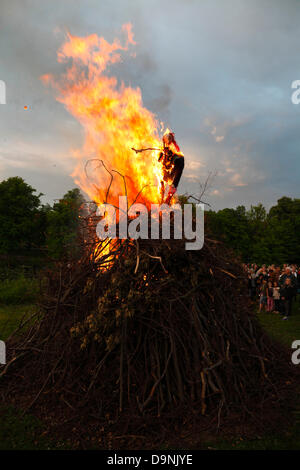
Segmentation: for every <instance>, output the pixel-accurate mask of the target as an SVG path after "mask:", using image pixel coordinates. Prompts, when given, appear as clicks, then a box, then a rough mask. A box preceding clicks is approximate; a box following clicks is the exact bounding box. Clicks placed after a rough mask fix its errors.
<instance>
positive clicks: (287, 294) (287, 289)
mask: <svg viewBox="0 0 300 470" xmlns="http://www.w3.org/2000/svg"><path fill="white" fill-rule="evenodd" d="M280 295H281V300H282V302H283V308H284V313H285V316H284V317H283V320H288V319H289V318H290V316H291V314H292V299H293V296H294V286H293V285H292V281H291V279H290V278H289V277H287V278H286V280H285V283H284V285H283V287H282V288H281V289H280Z"/></svg>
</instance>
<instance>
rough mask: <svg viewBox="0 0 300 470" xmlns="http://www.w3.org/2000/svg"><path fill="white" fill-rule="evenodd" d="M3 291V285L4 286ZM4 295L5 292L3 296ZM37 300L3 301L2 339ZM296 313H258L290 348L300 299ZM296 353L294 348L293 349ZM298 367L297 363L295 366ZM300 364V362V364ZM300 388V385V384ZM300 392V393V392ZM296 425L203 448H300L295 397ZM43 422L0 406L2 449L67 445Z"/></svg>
mask: <svg viewBox="0 0 300 470" xmlns="http://www.w3.org/2000/svg"><path fill="white" fill-rule="evenodd" d="M0 292H1V289H0ZM0 298H1V296H0ZM34 309H35V306H34V304H25V305H23V304H22V305H12V304H10V305H2V306H1V305H0V339H2V340H5V338H7V337H8V336H9V334H10V333H11V332H12V331H13V330H14V329H15V328H16V327H17V326H18V323H19V321H20V319H21V318H22V317H23V315H24V314H25V315H30V313H33V312H34ZM292 313H293V315H292V316H291V318H290V319H289V320H288V321H282V317H281V316H280V315H276V314H273V313H257V315H258V318H259V321H260V323H261V324H262V326H263V328H265V329H266V330H267V331H268V333H269V334H270V335H271V336H272V337H273V338H274V339H275V340H277V341H280V342H281V343H283V344H284V345H286V346H287V347H288V348H290V347H291V344H292V342H293V341H294V340H296V339H299V340H300V299H299V296H298V301H297V302H296V303H294V306H293V312H292ZM291 354H292V349H291ZM295 367H296V366H295ZM299 367H300V365H299ZM299 392H300V386H299ZM299 395H300V393H299ZM294 407H295V408H294V415H295V423H294V426H293V427H292V428H291V429H289V430H288V431H286V432H285V433H281V432H278V434H274V435H270V434H269V435H267V436H260V437H257V438H256V439H251V440H249V439H247V440H244V439H243V438H241V437H240V438H235V439H233V440H231V441H228V440H224V439H219V440H213V441H212V442H205V443H203V445H202V446H201V448H202V449H216V450H299V449H300V399H299V398H298V397H295V403H294ZM45 434H46V429H45V426H44V424H43V423H41V422H40V421H38V420H37V419H36V418H35V417H33V416H31V415H29V414H27V415H25V416H21V415H20V413H19V412H18V411H17V410H15V409H13V408H11V407H6V408H2V409H0V450H4V449H8V450H12V449H22V450H23V449H24V450H25V449H36V450H38V449H66V448H68V446H67V445H66V443H64V442H58V441H57V442H53V441H50V440H49V439H47V438H46V435H45Z"/></svg>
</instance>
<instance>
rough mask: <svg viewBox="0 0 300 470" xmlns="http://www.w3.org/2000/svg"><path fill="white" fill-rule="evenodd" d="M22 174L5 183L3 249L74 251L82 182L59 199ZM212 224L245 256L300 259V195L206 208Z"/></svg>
mask: <svg viewBox="0 0 300 470" xmlns="http://www.w3.org/2000/svg"><path fill="white" fill-rule="evenodd" d="M41 197H42V194H37V191H36V190H35V189H34V188H33V187H32V186H30V185H29V184H27V183H26V182H25V181H24V180H23V179H22V178H20V177H18V176H16V177H11V178H8V179H7V180H4V181H2V182H1V183H0V255H14V254H21V255H28V254H30V253H33V252H39V253H41V254H43V253H45V254H47V255H48V256H50V257H51V258H53V259H62V258H63V257H65V256H66V255H67V256H68V255H71V254H74V251H75V250H76V240H77V234H78V227H79V224H80V218H79V215H80V211H81V210H82V206H83V203H84V198H83V196H82V194H81V192H80V190H79V189H78V188H74V189H72V190H70V191H68V192H67V193H66V194H65V195H64V196H63V197H62V198H61V199H59V200H58V201H56V202H54V204H53V205H50V204H42V203H41ZM205 223H206V228H207V230H209V231H210V233H212V234H213V236H214V238H216V239H219V240H222V241H224V243H225V244H226V245H228V246H230V247H231V248H232V249H233V250H234V251H235V252H236V253H237V254H238V255H239V256H240V257H241V259H242V260H243V261H244V262H255V263H257V264H262V263H267V264H271V263H276V264H283V263H296V264H299V263H300V199H292V198H289V197H282V198H281V199H279V200H278V201H277V204H276V205H275V206H273V207H271V208H270V210H269V211H267V210H266V209H265V207H264V206H263V205H262V204H258V205H257V206H251V207H250V209H249V210H247V209H246V208H245V206H238V207H236V208H235V209H229V208H226V209H221V210H219V211H213V210H209V211H206V220H205Z"/></svg>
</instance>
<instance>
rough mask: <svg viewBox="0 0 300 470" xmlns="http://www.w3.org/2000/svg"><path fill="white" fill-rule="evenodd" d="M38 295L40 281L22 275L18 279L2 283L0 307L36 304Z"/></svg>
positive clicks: (0, 283) (0, 285) (0, 284)
mask: <svg viewBox="0 0 300 470" xmlns="http://www.w3.org/2000/svg"><path fill="white" fill-rule="evenodd" d="M37 295H38V281H37V280H36V279H28V278H26V277H25V276H23V275H21V276H19V277H18V278H17V279H5V280H4V281H1V282H0V305H19V304H26V303H31V302H34V301H35V300H36V298H37Z"/></svg>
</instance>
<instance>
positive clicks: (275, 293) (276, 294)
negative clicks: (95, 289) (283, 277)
mask: <svg viewBox="0 0 300 470" xmlns="http://www.w3.org/2000/svg"><path fill="white" fill-rule="evenodd" d="M273 299H274V313H280V311H281V307H280V287H279V285H278V282H277V281H274V285H273Z"/></svg>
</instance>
